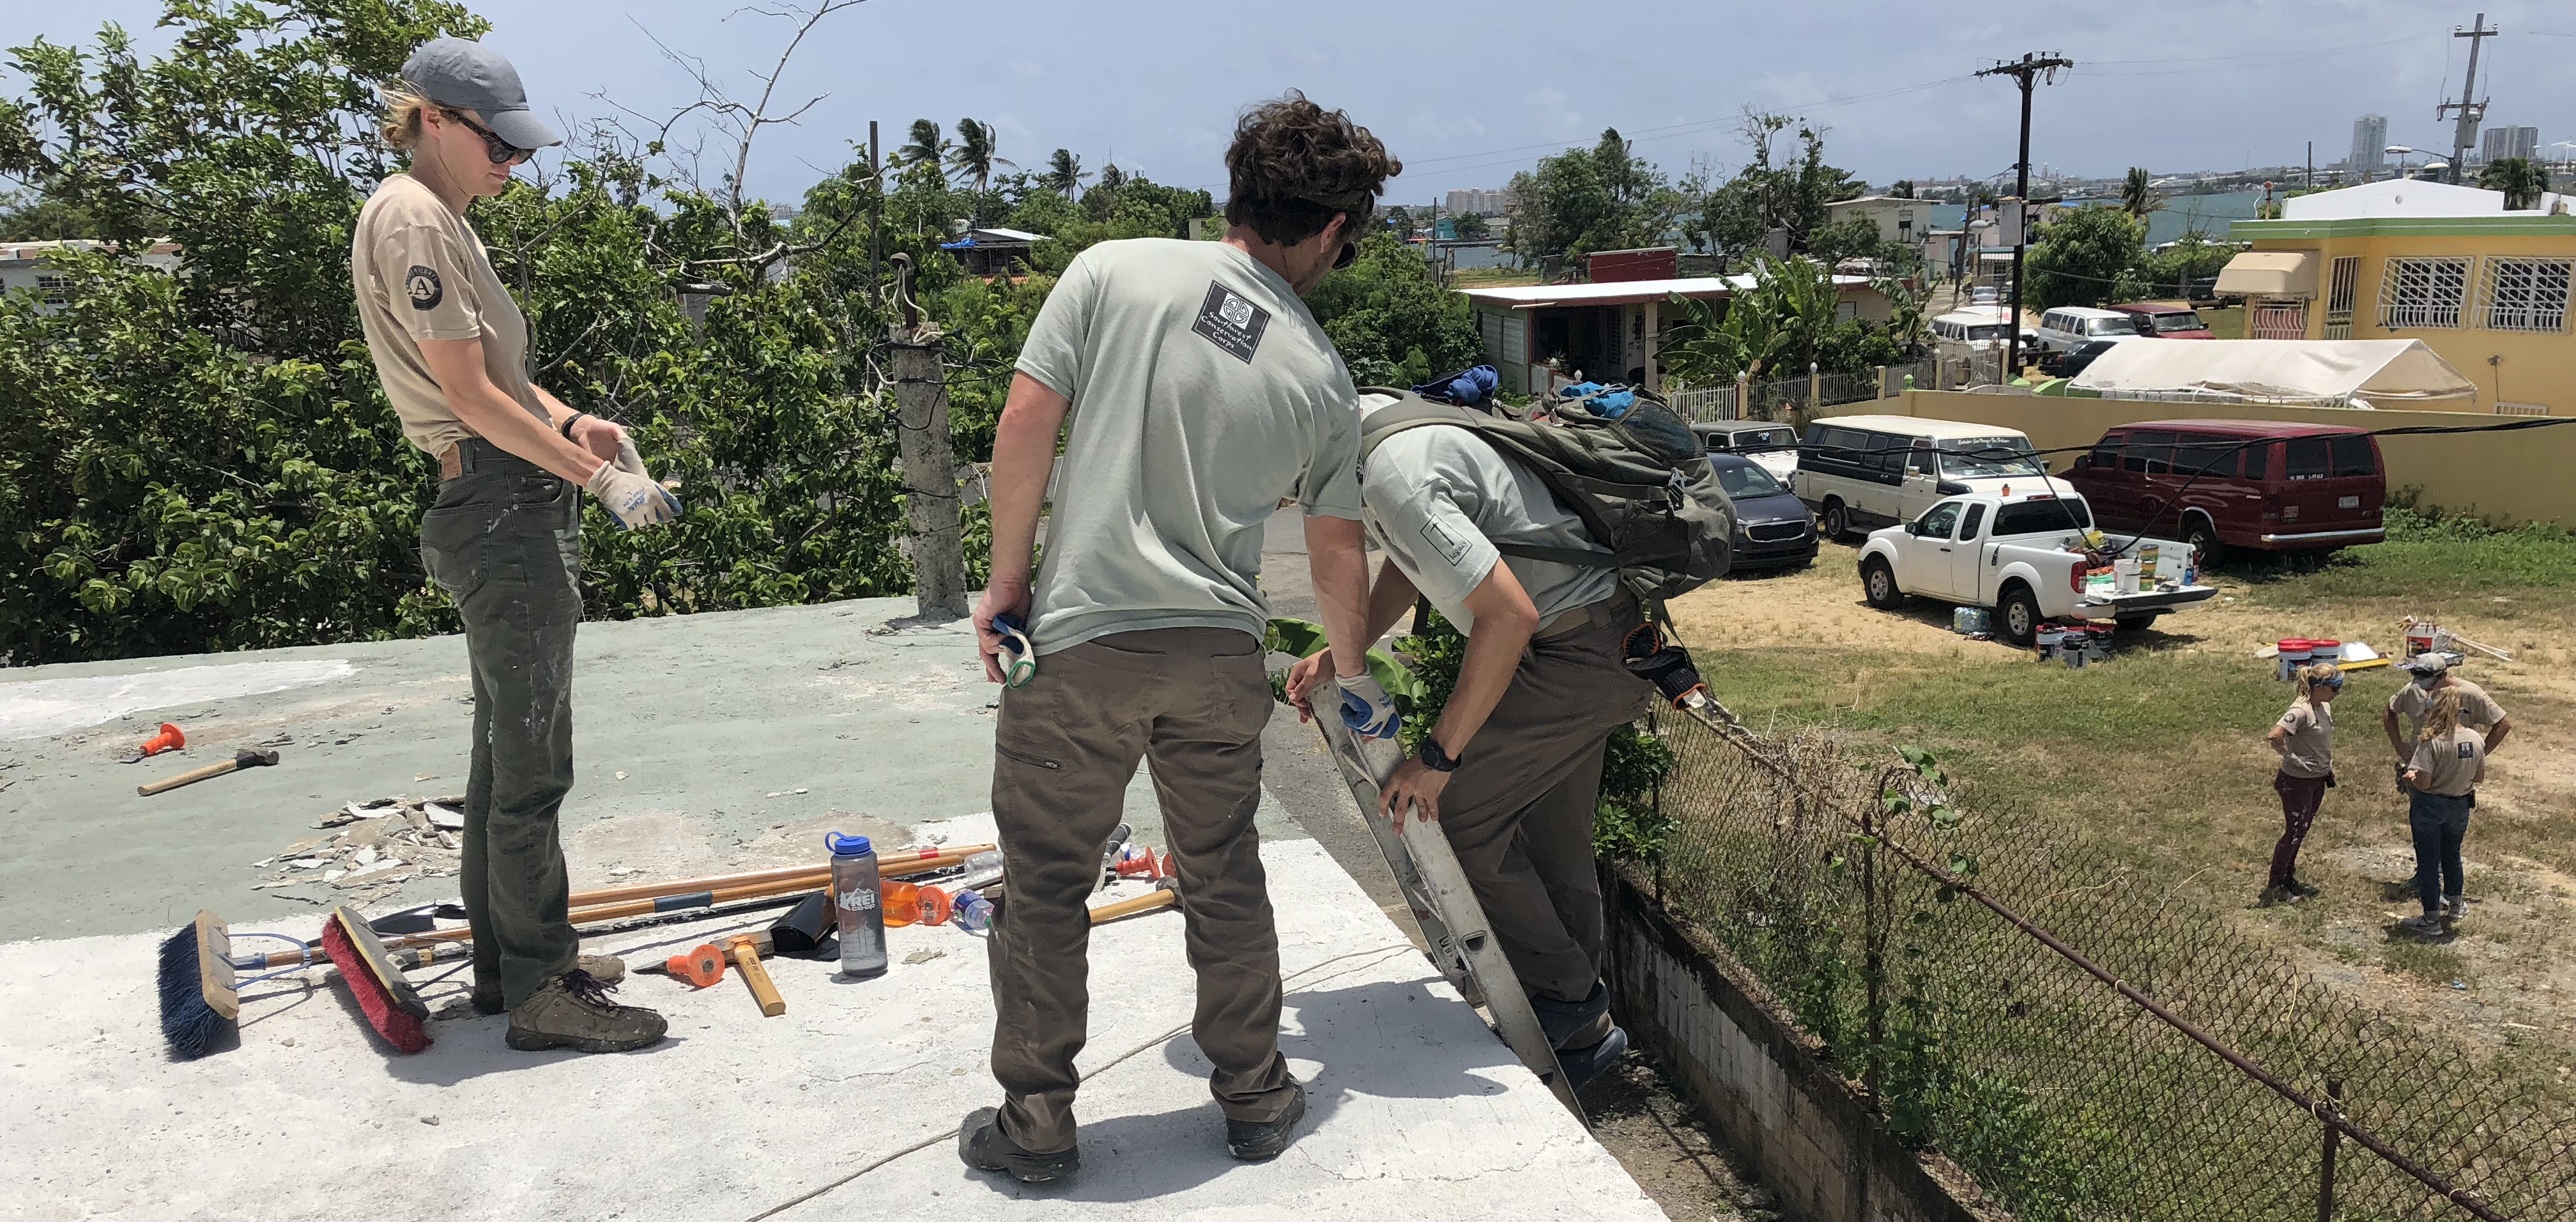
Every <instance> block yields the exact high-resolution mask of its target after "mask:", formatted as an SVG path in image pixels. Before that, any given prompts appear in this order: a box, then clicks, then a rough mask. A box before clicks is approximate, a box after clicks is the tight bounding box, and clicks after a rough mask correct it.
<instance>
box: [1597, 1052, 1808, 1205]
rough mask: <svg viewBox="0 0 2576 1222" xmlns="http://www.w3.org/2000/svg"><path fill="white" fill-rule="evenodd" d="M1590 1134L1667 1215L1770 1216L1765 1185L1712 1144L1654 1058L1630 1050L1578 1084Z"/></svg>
mask: <svg viewBox="0 0 2576 1222" xmlns="http://www.w3.org/2000/svg"><path fill="white" fill-rule="evenodd" d="M1583 1106H1584V1110H1585V1111H1587V1112H1589V1113H1590V1114H1591V1117H1592V1135H1593V1137H1595V1138H1597V1139H1598V1140H1599V1141H1600V1142H1601V1145H1602V1147H1603V1148H1604V1149H1607V1150H1608V1151H1610V1155H1611V1157H1613V1158H1616V1159H1618V1160H1619V1165H1620V1166H1622V1167H1625V1168H1627V1169H1628V1175H1629V1176H1630V1178H1633V1179H1635V1180H1636V1181H1637V1186H1638V1187H1640V1188H1643V1189H1645V1190H1646V1195H1647V1196H1649V1197H1653V1198H1654V1200H1655V1204H1657V1205H1659V1206H1662V1207H1663V1211H1664V1214H1665V1216H1667V1217H1670V1218H1672V1219H1673V1222H1703V1220H1704V1222H1772V1220H1773V1219H1777V1218H1780V1217H1782V1216H1784V1215H1782V1214H1781V1213H1780V1212H1779V1210H1778V1200H1777V1198H1775V1197H1774V1196H1772V1194H1771V1191H1770V1190H1769V1189H1767V1188H1763V1187H1761V1186H1760V1185H1758V1184H1756V1183H1754V1182H1753V1180H1752V1179H1751V1177H1749V1176H1747V1175H1746V1174H1745V1173H1744V1172H1743V1171H1742V1170H1741V1169H1739V1168H1738V1167H1737V1166H1736V1164H1735V1162H1734V1161H1733V1159H1732V1157H1731V1156H1730V1155H1729V1154H1728V1153H1727V1151H1726V1148H1725V1147H1724V1146H1723V1145H1721V1144H1719V1142H1718V1140H1717V1136H1716V1133H1715V1132H1714V1131H1713V1130H1711V1129H1710V1127H1709V1125H1708V1121H1707V1118H1706V1117H1704V1116H1702V1115H1701V1114H1700V1112H1699V1109H1697V1108H1695V1107H1692V1106H1691V1104H1690V1101H1689V1100H1687V1099H1684V1098H1682V1097H1681V1096H1680V1095H1678V1094H1675V1093H1674V1092H1673V1089H1672V1087H1671V1085H1670V1084H1669V1083H1667V1082H1666V1081H1665V1080H1664V1076H1663V1074H1662V1073H1661V1072H1660V1071H1658V1070H1657V1068H1656V1066H1655V1062H1654V1058H1652V1057H1649V1056H1647V1055H1646V1054H1645V1053H1642V1052H1634V1051H1632V1052H1630V1053H1629V1054H1628V1055H1626V1056H1624V1057H1621V1058H1620V1059H1619V1063H1618V1065H1616V1066H1614V1067H1612V1068H1611V1070H1610V1071H1609V1072H1608V1073H1605V1074H1603V1075H1601V1077H1599V1078H1597V1079H1595V1080H1593V1081H1592V1082H1591V1083H1589V1084H1587V1085H1586V1086H1585V1087H1584V1088H1583Z"/></svg>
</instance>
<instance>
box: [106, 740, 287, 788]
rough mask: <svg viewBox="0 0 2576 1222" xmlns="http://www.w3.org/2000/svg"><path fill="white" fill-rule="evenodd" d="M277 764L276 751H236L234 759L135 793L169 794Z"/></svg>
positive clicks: (210, 765) (164, 781)
mask: <svg viewBox="0 0 2576 1222" xmlns="http://www.w3.org/2000/svg"><path fill="white" fill-rule="evenodd" d="M276 763H277V753H276V752H274V751H235V752H233V757H232V758H231V759H229V760H226V761H224V762H223V763H220V764H208V765H206V766H205V767H203V768H199V769H196V770H194V771H191V772H182V773H180V774H179V775H177V776H174V777H165V778H163V779H161V780H158V781H154V782H152V783H151V784H149V785H137V786H135V787H134V792H136V793H138V794H141V795H142V796H144V797H147V798H148V797H151V796H152V795H154V794H156V793H168V792H170V791H171V790H173V789H177V788H178V787H180V786H182V785H194V784H196V783H197V782H199V781H211V780H213V779H214V778H216V777H219V776H222V775H223V774H225V773H227V772H238V771H240V770H242V769H244V768H266V767H270V766H272V765H274V764H276Z"/></svg>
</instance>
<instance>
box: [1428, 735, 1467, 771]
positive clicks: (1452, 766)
mask: <svg viewBox="0 0 2576 1222" xmlns="http://www.w3.org/2000/svg"><path fill="white" fill-rule="evenodd" d="M1420 758H1421V760H1422V766H1423V767H1425V768H1428V769H1430V770H1432V771H1433V772H1456V771H1457V770H1458V761H1457V760H1454V759H1451V758H1450V757H1449V753H1448V752H1446V751H1443V750H1441V749H1440V740H1439V739H1436V738H1430V737H1425V738H1424V739H1423V740H1422V754H1421V757H1420Z"/></svg>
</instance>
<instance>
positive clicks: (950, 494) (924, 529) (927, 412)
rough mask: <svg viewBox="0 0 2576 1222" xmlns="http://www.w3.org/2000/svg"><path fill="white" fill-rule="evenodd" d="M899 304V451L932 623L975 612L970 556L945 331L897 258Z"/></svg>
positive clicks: (916, 570) (893, 334) (915, 560)
mask: <svg viewBox="0 0 2576 1222" xmlns="http://www.w3.org/2000/svg"><path fill="white" fill-rule="evenodd" d="M894 277H895V304H896V305H897V306H898V307H899V308H900V309H901V310H902V311H903V317H902V321H901V322H899V323H897V324H895V325H894V326H893V327H891V328H889V329H888V334H887V336H886V343H887V347H889V348H890V349H892V353H891V355H892V357H893V360H892V361H890V362H889V363H890V364H891V365H893V366H894V404H895V413H894V418H895V447H896V452H897V453H898V454H899V455H900V456H901V457H902V459H903V499H904V504H905V505H906V507H907V508H908V509H909V511H910V512H909V515H908V516H909V518H910V524H911V528H912V530H911V534H910V536H909V537H908V538H907V539H906V540H905V542H906V543H907V544H908V545H909V550H910V551H911V553H912V583H913V594H914V596H915V597H917V598H918V599H920V602H921V616H922V618H924V619H954V618H956V617H958V616H961V615H964V614H966V612H967V606H966V549H965V543H964V539H963V538H962V534H961V531H960V529H959V523H958V510H959V508H960V507H961V505H960V501H959V499H958V496H957V452H956V449H955V448H954V446H953V445H952V444H951V443H950V441H949V438H948V383H947V374H946V370H944V369H943V368H942V367H941V362H940V345H939V339H940V335H939V328H938V326H936V325H935V324H932V323H929V322H925V321H923V320H922V317H921V308H920V307H919V306H918V305H915V304H914V302H913V299H912V256H911V255H908V254H904V253H902V252H900V251H898V252H896V253H895V256H894Z"/></svg>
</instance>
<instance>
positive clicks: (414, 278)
mask: <svg viewBox="0 0 2576 1222" xmlns="http://www.w3.org/2000/svg"><path fill="white" fill-rule="evenodd" d="M403 293H404V295H405V296H408V297H410V298H411V308H413V309H415V310H435V309H437V308H438V303H439V302H442V301H445V300H447V290H446V289H445V288H443V287H441V286H440V285H439V283H438V273H437V272H436V271H434V270H432V269H430V268H426V267H422V266H421V265H419V264H417V263H414V264H412V265H411V271H410V272H409V273H408V274H406V275H404V276H403Z"/></svg>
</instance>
